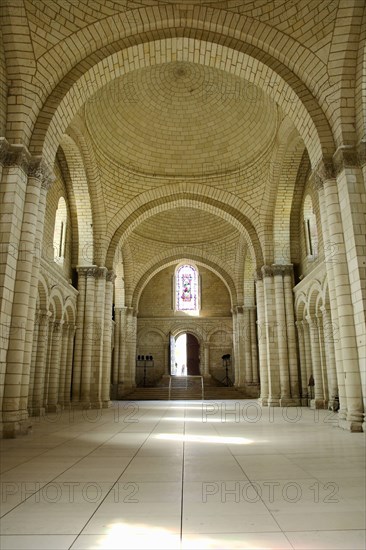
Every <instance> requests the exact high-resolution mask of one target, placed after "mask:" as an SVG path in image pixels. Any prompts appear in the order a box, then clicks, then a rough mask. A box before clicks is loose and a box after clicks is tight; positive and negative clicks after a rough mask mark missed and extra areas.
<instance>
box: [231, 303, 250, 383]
mask: <svg viewBox="0 0 366 550" xmlns="http://www.w3.org/2000/svg"><path fill="white" fill-rule="evenodd" d="M243 325H244V313H243V306H237V307H236V310H235V311H234V312H233V332H234V334H233V345H234V365H235V380H234V386H236V387H244V386H245V385H246V383H247V379H246V373H247V371H246V366H245V357H244V346H243V338H242V335H243V332H244V330H243V329H244V326H243Z"/></svg>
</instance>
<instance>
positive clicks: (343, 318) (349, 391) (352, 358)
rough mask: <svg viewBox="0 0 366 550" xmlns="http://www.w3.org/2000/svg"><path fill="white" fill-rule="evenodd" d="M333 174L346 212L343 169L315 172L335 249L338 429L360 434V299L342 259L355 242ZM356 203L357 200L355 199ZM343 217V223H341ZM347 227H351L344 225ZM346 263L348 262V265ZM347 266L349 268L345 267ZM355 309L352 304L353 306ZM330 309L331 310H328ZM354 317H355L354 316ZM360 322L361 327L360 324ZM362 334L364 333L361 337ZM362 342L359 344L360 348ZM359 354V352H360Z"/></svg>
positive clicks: (324, 166) (356, 275)
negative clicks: (340, 376)
mask: <svg viewBox="0 0 366 550" xmlns="http://www.w3.org/2000/svg"><path fill="white" fill-rule="evenodd" d="M335 174H337V177H338V184H339V187H340V195H341V199H342V205H343V207H344V209H345V210H347V213H348V211H349V210H350V204H349V196H347V190H346V189H345V180H346V182H347V178H346V177H345V174H344V168H342V169H341V170H338V168H337V169H336V170H334V165H333V163H332V162H331V161H330V162H327V161H323V162H322V165H321V166H320V168H318V172H317V175H318V177H320V178H323V179H322V182H323V185H324V202H325V209H326V214H327V220H328V231H329V238H330V240H331V242H332V243H333V244H334V245H335V248H336V255H335V256H334V257H333V258H332V264H333V273H334V283H335V284H334V288H333V289H331V287H329V293H330V303H331V304H333V303H334V302H335V304H336V305H335V309H337V312H338V323H339V338H340V348H341V350H342V365H343V372H344V374H345V390H346V397H347V416H346V419H345V420H343V419H342V418H340V420H339V425H340V426H341V427H343V428H346V429H349V430H350V431H362V424H363V421H364V408H363V398H362V388H361V373H360V364H359V352H358V342H357V338H356V330H355V312H356V311H355V309H354V303H355V300H358V297H360V296H361V295H362V292H359V291H357V298H356V297H354V298H353V297H352V292H351V291H352V290H353V289H354V290H356V286H357V284H356V283H355V282H354V281H356V280H358V282H359V281H360V278H359V271H358V268H356V269H355V271H353V267H351V264H352V266H353V263H354V262H353V261H351V260H352V258H353V254H354V251H352V253H351V252H349V253H348V254H347V256H348V258H347V256H346V251H345V245H344V238H345V237H346V238H347V241H350V242H349V245H350V248H352V239H353V240H354V239H355V232H354V228H353V227H352V223H353V219H352V220H351V222H347V221H346V219H345V217H344V214H342V212H341V210H343V207H342V209H341V207H340V197H339V193H338V187H337V182H336V180H335ZM357 200H359V199H357ZM342 216H343V219H342ZM348 223H351V225H348ZM349 260H350V261H349ZM348 264H349V265H348ZM350 275H351V276H352V279H353V281H352V288H351V284H350ZM333 292H334V294H333ZM355 305H356V304H355ZM332 307H333V306H332ZM356 317H357V315H356ZM364 322H365V321H364V320H363V324H364ZM363 334H364V333H363ZM364 345H365V342H364V340H363V342H362V343H361V347H362V346H364ZM362 353H363V352H362Z"/></svg>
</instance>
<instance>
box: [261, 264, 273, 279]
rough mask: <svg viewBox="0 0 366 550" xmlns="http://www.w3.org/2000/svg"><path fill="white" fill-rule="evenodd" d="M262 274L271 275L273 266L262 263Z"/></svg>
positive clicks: (264, 275)
mask: <svg viewBox="0 0 366 550" xmlns="http://www.w3.org/2000/svg"><path fill="white" fill-rule="evenodd" d="M262 276H263V278H265V277H273V267H272V266H271V265H263V266H262Z"/></svg>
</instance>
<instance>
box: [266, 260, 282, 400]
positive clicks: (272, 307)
mask: <svg viewBox="0 0 366 550" xmlns="http://www.w3.org/2000/svg"><path fill="white" fill-rule="evenodd" d="M262 275H263V288H264V311H265V326H266V342H267V369H268V390H269V396H268V405H270V406H272V407H278V406H279V405H280V398H281V388H280V369H279V360H278V347H277V338H276V332H277V331H276V303H275V289H274V281H273V268H272V267H271V266H263V267H262Z"/></svg>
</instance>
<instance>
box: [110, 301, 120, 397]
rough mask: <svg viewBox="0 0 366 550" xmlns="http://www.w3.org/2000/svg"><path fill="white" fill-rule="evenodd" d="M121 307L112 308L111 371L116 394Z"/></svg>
mask: <svg viewBox="0 0 366 550" xmlns="http://www.w3.org/2000/svg"><path fill="white" fill-rule="evenodd" d="M120 317H121V309H120V308H115V310H114V321H115V327H114V348H113V372H112V385H113V393H114V395H115V396H117V385H118V371H119V359H120V351H119V345H120V337H121V318H120Z"/></svg>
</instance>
